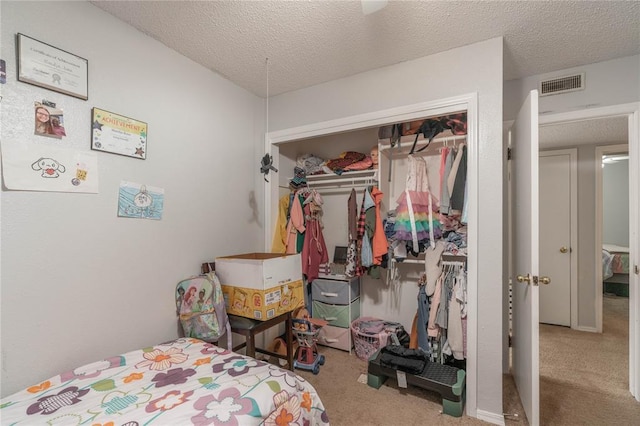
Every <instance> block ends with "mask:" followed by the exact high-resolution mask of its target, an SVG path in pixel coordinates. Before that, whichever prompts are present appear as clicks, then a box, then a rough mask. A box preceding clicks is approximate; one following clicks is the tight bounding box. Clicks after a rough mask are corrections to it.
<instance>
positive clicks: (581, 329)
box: [574, 325, 598, 333]
mask: <svg viewBox="0 0 640 426" xmlns="http://www.w3.org/2000/svg"><path fill="white" fill-rule="evenodd" d="M574 330H577V331H588V332H589V333H597V332H598V329H597V328H595V327H585V326H582V325H579V326H577V327H576V328H574Z"/></svg>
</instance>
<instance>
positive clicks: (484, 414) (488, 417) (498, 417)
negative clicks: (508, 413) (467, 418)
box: [476, 410, 505, 426]
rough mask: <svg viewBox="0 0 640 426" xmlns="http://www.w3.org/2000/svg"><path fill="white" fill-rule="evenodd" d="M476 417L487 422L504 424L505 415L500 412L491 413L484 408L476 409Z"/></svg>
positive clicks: (502, 425)
mask: <svg viewBox="0 0 640 426" xmlns="http://www.w3.org/2000/svg"><path fill="white" fill-rule="evenodd" d="M476 417H477V418H478V419H480V420H484V421H485V422H488V423H492V424H494V425H500V426H504V424H505V423H504V416H503V415H502V414H498V413H491V412H489V411H484V410H476Z"/></svg>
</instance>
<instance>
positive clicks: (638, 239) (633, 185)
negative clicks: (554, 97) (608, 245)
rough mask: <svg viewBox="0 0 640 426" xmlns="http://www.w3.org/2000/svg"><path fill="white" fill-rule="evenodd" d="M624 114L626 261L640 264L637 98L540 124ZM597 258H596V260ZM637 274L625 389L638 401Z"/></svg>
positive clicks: (631, 296)
mask: <svg viewBox="0 0 640 426" xmlns="http://www.w3.org/2000/svg"><path fill="white" fill-rule="evenodd" d="M620 115H626V116H627V117H628V122H629V140H628V141H627V143H628V145H629V262H630V264H633V265H634V266H635V265H640V260H639V258H638V256H640V236H639V235H638V233H639V232H640V186H639V185H638V184H637V183H638V181H639V179H640V176H639V173H640V172H639V171H638V168H639V167H640V102H631V103H627V104H621V105H610V106H605V107H599V108H591V109H586V110H579V111H572V112H566V113H559V114H550V115H545V116H541V117H540V124H541V125H547V124H556V123H568V122H574V121H583V120H589V119H593V118H605V117H612V116H620ZM600 262H601V260H600V259H599V260H598V263H600ZM639 285H640V278H639V276H638V275H636V274H629V391H630V392H631V394H632V395H633V396H634V398H635V399H636V400H638V401H640V291H639V290H638V286H639Z"/></svg>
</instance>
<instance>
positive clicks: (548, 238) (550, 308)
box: [539, 150, 574, 327]
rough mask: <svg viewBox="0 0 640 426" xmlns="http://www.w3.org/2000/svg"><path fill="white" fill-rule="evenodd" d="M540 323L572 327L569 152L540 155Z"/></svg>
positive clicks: (570, 172) (551, 152)
mask: <svg viewBox="0 0 640 426" xmlns="http://www.w3.org/2000/svg"><path fill="white" fill-rule="evenodd" d="M539 161H540V168H539V170H540V195H539V199H540V203H539V204H540V273H541V274H543V275H546V276H549V277H550V278H551V279H552V281H551V283H549V285H542V286H540V322H542V323H545V324H553V325H562V326H566V327H571V257H572V256H574V254H573V253H572V247H571V229H572V228H571V227H572V223H571V220H572V213H574V212H573V209H572V205H571V201H572V194H571V178H572V170H571V164H572V162H571V152H570V151H569V150H562V151H548V152H541V153H540V158H539Z"/></svg>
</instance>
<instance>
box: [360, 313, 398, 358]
mask: <svg viewBox="0 0 640 426" xmlns="http://www.w3.org/2000/svg"><path fill="white" fill-rule="evenodd" d="M378 328H380V331H377V329H378ZM371 330H376V331H377V332H371ZM389 334H390V333H389V332H388V331H387V329H386V327H385V321H384V320H381V319H379V318H374V317H360V318H357V319H355V320H354V321H353V322H352V323H351V337H352V339H353V346H354V347H355V350H356V356H357V357H358V358H360V359H361V360H364V361H367V360H369V357H370V356H371V355H373V354H374V353H375V351H377V350H378V349H380V348H381V347H383V346H386V345H387V340H388V338H389Z"/></svg>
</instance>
